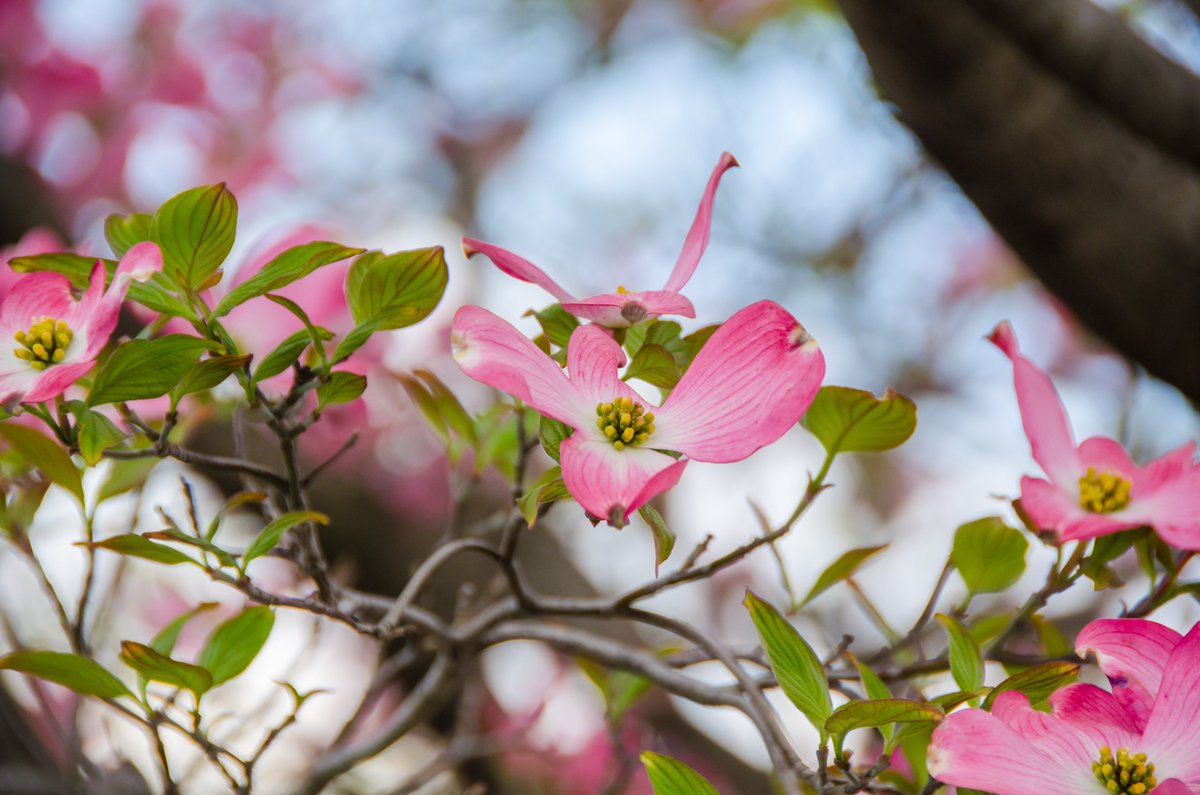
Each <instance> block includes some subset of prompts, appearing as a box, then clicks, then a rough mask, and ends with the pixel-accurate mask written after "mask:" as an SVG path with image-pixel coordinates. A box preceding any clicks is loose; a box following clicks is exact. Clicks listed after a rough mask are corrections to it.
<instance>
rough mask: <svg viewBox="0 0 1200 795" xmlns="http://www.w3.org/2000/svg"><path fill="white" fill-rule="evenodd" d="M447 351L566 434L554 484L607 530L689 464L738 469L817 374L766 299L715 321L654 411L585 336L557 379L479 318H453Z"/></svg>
mask: <svg viewBox="0 0 1200 795" xmlns="http://www.w3.org/2000/svg"><path fill="white" fill-rule="evenodd" d="M452 341H453V347H454V358H455V360H456V361H457V362H458V365H459V367H461V368H462V370H463V372H465V373H466V374H467V375H469V376H470V377H471V378H474V379H475V380H476V381H481V382H483V383H485V384H487V385H489V386H492V387H495V388H496V389H499V390H502V391H504V392H507V393H509V394H510V395H513V396H514V397H516V398H519V399H520V400H522V401H524V402H525V403H527V404H528V405H530V406H532V407H533V408H535V409H537V410H538V411H540V412H541V413H542V414H545V415H546V416H548V417H553V418H554V419H556V420H558V421H560V422H563V423H566V424H567V425H569V426H571V427H572V428H574V430H575V432H574V434H573V435H572V436H571V438H569V439H567V440H566V441H564V442H563V443H562V448H561V459H562V471H563V481H564V483H565V484H566V487H567V490H568V491H570V493H571V496H573V497H574V498H575V499H576V500H577V501H578V502H579V504H580V505H582V506H583V507H584V509H585V510H586V511H587V512H588V513H589V514H591V515H592V516H595V517H598V518H600V519H606V520H608V522H609V523H610V524H613V525H615V526H618V527H620V526H622V525H624V524H625V523H626V521H627V518H626V517H627V515H628V514H629V513H630V512H631V511H634V510H636V509H637V508H639V507H640V506H641V505H643V504H644V503H645V502H646V501H647V500H649V499H650V498H651V497H653V496H655V495H656V494H661V493H662V492H664V491H666V490H667V489H669V488H671V487H672V486H674V485H675V483H676V482H678V480H679V477H680V475H681V474H682V473H683V468H684V466H686V464H687V461H688V459H689V458H694V459H695V460H697V461H707V462H712V463H728V462H732V461H740V460H742V459H743V458H746V457H747V456H749V455H750V454H751V453H753V452H754V451H756V450H758V449H759V448H760V447H763V446H764V445H767V444H770V443H771V442H774V441H775V440H776V439H778V438H779V437H780V436H782V435H783V434H784V432H786V431H787V430H788V429H789V428H791V427H792V426H793V425H795V424H796V422H797V421H798V420H799V419H800V417H801V415H803V414H804V412H805V410H806V409H807V408H808V406H809V404H810V403H812V400H813V397H815V396H816V394H817V390H818V389H819V388H820V386H821V379H822V378H823V377H824V374H825V359H824V357H823V356H822V354H821V351H820V348H819V347H818V346H817V342H816V340H814V339H813V338H812V337H811V336H809V334H808V332H807V331H805V329H804V327H803V326H802V325H800V323H799V322H797V321H796V319H795V318H794V317H792V316H791V315H790V314H789V313H788V312H787V311H786V310H784V309H783V307H781V306H779V305H778V304H776V303H775V302H773V301H759V302H758V303H756V304H752V305H750V306H748V307H746V308H745V309H742V310H741V311H739V312H738V313H736V314H735V315H734V316H733V317H731V318H730V319H729V320H728V321H727V322H725V323H724V324H723V325H722V326H721V327H720V329H718V330H717V331H716V332H715V333H714V334H713V335H712V337H711V338H710V339H709V340H708V342H707V343H706V344H705V346H704V347H703V348H702V349H701V350H700V353H698V354H697V355H696V358H695V360H694V361H693V362H692V365H691V367H689V368H688V370H687V372H686V373H684V375H683V377H682V378H681V379H680V380H679V383H678V384H677V385H676V386H675V388H674V389H673V390H672V391H671V394H670V395H669V396H668V398H667V399H666V401H665V402H664V403H663V405H662V406H661V407H659V406H654V405H653V404H651V403H649V402H648V401H647V400H646V399H645V398H643V397H642V396H641V395H639V394H638V393H637V392H635V391H634V390H633V389H632V388H631V387H630V386H629V385H628V384H626V383H625V382H624V381H622V380H621V379H620V378H618V377H617V370H618V369H619V368H620V367H621V366H623V365H624V364H625V352H624V351H623V350H622V349H621V346H619V345H618V344H617V343H616V342H615V341H614V340H613V339H612V337H611V336H609V334H608V333H607V332H606V331H605V330H604V329H601V328H599V327H597V326H590V325H589V326H580V327H579V328H577V329H575V331H574V332H573V333H572V334H571V339H570V341H569V343H568V345H567V369H568V371H569V372H570V376H569V377H568V375H567V374H566V373H564V372H563V370H562V368H560V367H559V366H558V365H557V364H556V363H555V362H554V360H552V359H551V358H550V357H549V356H547V355H546V354H545V353H543V352H542V351H541V350H540V349H539V348H538V347H537V346H536V345H534V344H533V342H531V341H530V340H529V339H528V338H526V337H525V336H524V335H522V334H521V332H519V331H518V330H517V329H516V328H514V327H513V326H512V325H511V324H509V323H508V322H507V321H505V320H502V319H500V318H499V317H497V316H496V315H493V314H492V313H491V312H488V311H487V310H486V309H481V308H479V307H476V306H465V307H463V308H462V309H459V310H458V313H457V314H456V315H455V316H454V323H453V326H452ZM661 450H668V451H671V452H675V453H682V454H683V456H686V457H684V458H680V459H679V460H676V459H675V458H673V457H672V456H670V455H667V454H666V453H664V452H660V451H661Z"/></svg>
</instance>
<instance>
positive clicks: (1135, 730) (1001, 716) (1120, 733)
mask: <svg viewBox="0 0 1200 795" xmlns="http://www.w3.org/2000/svg"><path fill="white" fill-rule="evenodd" d="M1075 646H1076V653H1077V654H1079V655H1080V656H1085V655H1087V654H1088V653H1089V652H1091V653H1093V654H1095V656H1096V661H1097V662H1098V663H1099V665H1100V668H1101V670H1103V671H1104V673H1105V675H1107V676H1108V679H1109V682H1110V683H1111V685H1112V692H1109V691H1107V690H1104V689H1103V688H1100V687H1096V686H1095V685H1090V684H1071V685H1067V686H1066V687H1064V688H1061V689H1060V690H1058V691H1056V692H1055V693H1054V694H1053V695H1052V696H1050V706H1051V708H1052V709H1053V712H1052V713H1049V714H1048V713H1045V712H1040V711H1038V710H1035V709H1033V708H1032V707H1031V706H1030V705H1029V700H1028V699H1027V698H1026V697H1025V696H1024V695H1022V694H1021V693H1018V692H1016V691H1008V692H1005V693H1001V694H1000V695H999V696H997V697H996V701H995V704H994V705H993V707H992V711H991V712H990V713H989V712H985V711H984V710H982V709H974V708H972V709H963V710H959V711H958V712H954V713H952V714H951V715H949V716H947V718H946V719H945V720H944V721H943V722H942V723H941V725H939V726H938V728H937V729H936V730H935V731H934V733H933V741H932V742H931V743H930V746H929V772H930V773H931V774H932V775H934V776H936V777H937V779H938V780H939V781H941V782H943V783H945V784H953V785H954V786H957V787H970V788H971V789H977V790H983V791H986V792H991V793H995V794H996V795H1026V794H1027V793H1031V792H1036V793H1040V794H1041V795H1088V793H1095V795H1105V793H1109V794H1111V793H1128V795H1146V793H1154V795H1197V793H1200V753H1197V749H1200V624H1197V625H1196V626H1194V627H1192V630H1191V631H1190V632H1189V633H1188V634H1187V635H1185V636H1180V635H1179V633H1178V632H1175V631H1174V630H1172V629H1169V628H1167V627H1164V626H1163V625H1161V624H1159V623H1157V622H1154V621H1147V620H1145V619H1135V618H1106V619H1100V620H1098V621H1093V622H1092V623H1090V624H1088V625H1087V626H1086V627H1084V628H1083V631H1082V632H1080V633H1079V636H1078V637H1077V638H1076V641H1075Z"/></svg>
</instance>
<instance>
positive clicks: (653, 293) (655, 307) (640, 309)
mask: <svg viewBox="0 0 1200 795" xmlns="http://www.w3.org/2000/svg"><path fill="white" fill-rule="evenodd" d="M562 307H563V309H565V310H567V311H568V312H570V313H571V314H572V315H575V316H576V317H579V318H583V319H584V320H590V321H592V322H593V323H598V324H600V325H601V326H605V327H606V328H625V327H627V326H632V325H634V324H636V323H640V322H642V321H643V320H645V319H647V318H654V317H658V316H659V315H681V316H683V317H695V316H696V308H695V307H694V306H692V302H691V301H689V300H688V299H687V298H685V297H683V296H682V295H679V294H678V293H672V292H669V291H667V290H649V291H646V292H641V293H606V294H604V295H593V296H592V297H591V298H583V299H580V300H578V301H567V302H564V303H563V305H562Z"/></svg>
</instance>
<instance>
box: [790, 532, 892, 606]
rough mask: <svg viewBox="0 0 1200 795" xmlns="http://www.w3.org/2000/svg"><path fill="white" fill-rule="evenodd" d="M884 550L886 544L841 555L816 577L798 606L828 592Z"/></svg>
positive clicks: (853, 550) (852, 550)
mask: <svg viewBox="0 0 1200 795" xmlns="http://www.w3.org/2000/svg"><path fill="white" fill-rule="evenodd" d="M885 549H887V544H883V545H882V546H877V547H862V548H861V549H851V550H850V551H848V552H845V553H843V554H842V555H841V557H839V558H838V559H837V560H835V561H834V562H833V563H831V564H829V566H828V567H826V569H825V571H823V572H821V576H819V577H817V581H816V582H815V583H813V587H812V588H811V589H809V592H808V595H807V596H805V597H804V601H802V602H801V603H800V604H801V605H806V604H808V603H809V602H811V601H812V600H813V599H815V598H816V597H817V596H819V595H820V594H822V593H824V592H825V591H827V590H829V588H831V587H832V586H833V585H835V584H837V583H839V582H841V581H842V580H844V579H846V578H847V577H849V576H850V575H852V574H854V572H856V571H858V569H859V567H860V566H862V565H863V564H864V563H866V562H867V560H869V559H870V558H872V557H874V556H875V555H877V554H878V553H880V552H882V551H883V550H885Z"/></svg>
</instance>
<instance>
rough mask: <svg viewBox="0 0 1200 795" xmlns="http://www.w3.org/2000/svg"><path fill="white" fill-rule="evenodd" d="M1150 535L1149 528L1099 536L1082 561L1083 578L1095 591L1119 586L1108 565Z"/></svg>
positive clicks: (1117, 578) (1114, 574)
mask: <svg viewBox="0 0 1200 795" xmlns="http://www.w3.org/2000/svg"><path fill="white" fill-rule="evenodd" d="M1152 533H1153V531H1152V530H1150V529H1149V528H1145V527H1139V528H1136V529H1134V530H1122V531H1121V532H1119V533H1112V534H1111V535H1106V536H1100V537H1099V538H1097V539H1096V540H1095V541H1093V542H1092V550H1091V552H1090V553H1089V554H1088V556H1087V557H1086V558H1084V559H1083V566H1082V569H1083V573H1084V576H1086V577H1087V578H1088V579H1089V580H1091V581H1092V582H1093V583H1094V584H1095V587H1096V590H1097V591H1099V590H1103V589H1104V588H1108V587H1116V586H1119V585H1120V584H1121V581H1120V578H1119V577H1117V576H1116V573H1115V572H1112V571H1111V569H1109V567H1108V564H1110V563H1112V562H1113V561H1114V560H1116V559H1117V558H1119V557H1121V556H1122V555H1124V554H1125V552H1126V551H1128V550H1129V548H1130V547H1132V546H1133V545H1134V544H1136V543H1138V542H1139V541H1142V540H1143V539H1146V538H1148V537H1150V536H1151V534H1152Z"/></svg>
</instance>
